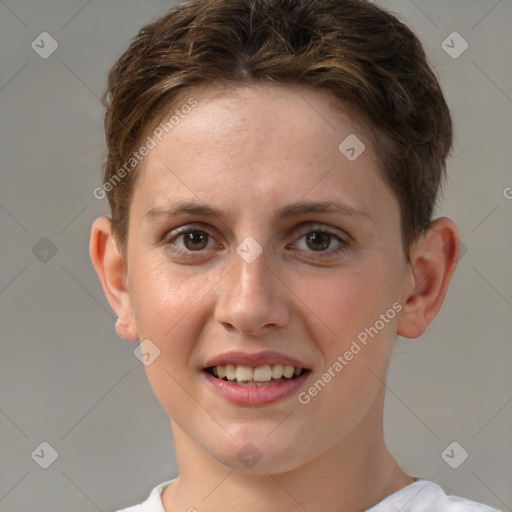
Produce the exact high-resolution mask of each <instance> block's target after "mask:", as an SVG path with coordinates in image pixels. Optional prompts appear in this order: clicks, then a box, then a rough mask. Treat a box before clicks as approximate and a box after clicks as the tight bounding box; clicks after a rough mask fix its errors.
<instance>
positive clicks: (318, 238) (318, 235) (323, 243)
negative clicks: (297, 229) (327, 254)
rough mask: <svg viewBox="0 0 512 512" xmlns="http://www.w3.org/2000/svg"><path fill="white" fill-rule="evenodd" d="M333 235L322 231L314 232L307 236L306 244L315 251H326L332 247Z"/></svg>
mask: <svg viewBox="0 0 512 512" xmlns="http://www.w3.org/2000/svg"><path fill="white" fill-rule="evenodd" d="M331 238H332V237H331V235H329V234H328V233H322V232H321V231H312V232H311V233H308V235H307V236H306V244H307V245H308V247H309V248H310V249H311V250H313V251H325V250H326V249H327V248H328V247H329V245H331Z"/></svg>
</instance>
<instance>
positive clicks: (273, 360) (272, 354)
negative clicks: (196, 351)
mask: <svg viewBox="0 0 512 512" xmlns="http://www.w3.org/2000/svg"><path fill="white" fill-rule="evenodd" d="M226 364H236V365H244V366H252V367H255V368H256V367H258V366H264V365H266V364H269V365H272V364H283V365H289V366H295V368H303V369H305V370H307V369H308V368H307V366H306V364H305V363H303V362H302V361H299V360H298V359H295V358H294V357H290V356H287V355H285V354H281V353H280V352H276V351H274V350H263V351H260V352H245V351H242V350H231V351H229V352H224V353H222V354H219V355H218V356H215V357H212V358H211V359H209V360H208V361H207V362H206V365H205V368H209V367H211V366H218V365H226Z"/></svg>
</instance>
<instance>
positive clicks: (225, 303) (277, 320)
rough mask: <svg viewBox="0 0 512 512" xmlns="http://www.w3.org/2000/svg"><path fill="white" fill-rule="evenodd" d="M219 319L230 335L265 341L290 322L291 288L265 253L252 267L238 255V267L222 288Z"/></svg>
mask: <svg viewBox="0 0 512 512" xmlns="http://www.w3.org/2000/svg"><path fill="white" fill-rule="evenodd" d="M218 290H219V296H218V300H217V306H216V311H215V319H216V321H217V322H219V323H220V324H222V325H223V326H224V327H225V328H226V330H228V331H230V332H238V333H241V334H245V335H251V336H254V337H261V336H263V335H265V334H266V333H268V332H269V331H270V330H272V329H276V328H279V327H283V326H285V325H286V324H287V322H288V319H289V305H288V297H287V296H288V294H287V287H286V286H285V285H284V284H283V282H282V278H280V277H278V274H277V272H276V271H275V270H272V269H271V268H270V267H269V262H268V259H267V257H266V253H265V251H263V252H262V253H261V254H260V255H259V256H258V257H257V258H256V259H255V260H254V261H252V262H251V263H249V262H247V261H244V260H243V259H242V258H241V257H239V256H238V254H235V255H234V267H233V268H232V269H231V270H230V271H229V272H228V274H227V275H226V276H225V278H224V279H223V280H222V281H221V282H220V283H219V285H218Z"/></svg>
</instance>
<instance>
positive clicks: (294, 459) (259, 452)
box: [208, 428, 305, 475]
mask: <svg viewBox="0 0 512 512" xmlns="http://www.w3.org/2000/svg"><path fill="white" fill-rule="evenodd" d="M268 433H269V429H268V428H266V429H262V432H261V433H256V432H255V431H254V429H251V434H247V435H241V433H240V431H239V432H238V435H237V436H233V437H232V438H229V440H226V441H225V442H224V443H216V444H215V446H213V447H211V449H209V450H208V451H209V453H210V454H211V455H212V456H213V457H214V458H215V459H216V460H217V461H218V462H219V463H221V464H222V465H224V466H226V467H227V468H228V469H230V470H232V471H238V472H240V473H250V474H254V475H258V474H260V475H267V474H268V473H272V474H275V473H285V472H288V471H292V470H293V469H296V468H297V467H299V466H301V465H302V464H304V463H305V461H304V455H305V454H304V448H305V447H304V446H303V444H304V443H303V442H302V443H301V442H298V441H296V440H294V438H293V437H292V436H290V435H289V433H287V432H285V431H283V434H282V435H280V436H279V435H275V436H273V435H272V434H271V435H270V436H269V434H268ZM272 436H273V438H271V437H272ZM303 439H304V437H303ZM220 447H222V450H220V449H219V448H220Z"/></svg>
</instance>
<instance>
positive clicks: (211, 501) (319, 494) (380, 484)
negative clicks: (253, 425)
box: [162, 411, 413, 512]
mask: <svg viewBox="0 0 512 512" xmlns="http://www.w3.org/2000/svg"><path fill="white" fill-rule="evenodd" d="M172 427H173V434H174V441H175V446H176V455H177V460H178V467H179V469H180V478H179V480H178V481H177V482H175V483H174V484H173V485H171V486H169V487H168V488H167V489H166V490H165V491H164V493H163V495H162V502H163V505H164V508H165V510H166V512H174V511H176V510H190V511H194V510H195V509H196V510H200V511H201V512H215V511H218V510H222V509H225V508H227V509H229V510H230V511H231V512H239V511H240V512H241V511H242V510H243V511H247V510H251V509H252V508H253V507H254V505H255V504H256V503H257V504H258V507H259V508H262V509H264V510H266V511H267V512H278V511H279V512H291V511H296V510H299V509H302V510H333V511H334V510H343V511H344V512H362V511H364V510H368V509H369V508H371V507H372V506H374V505H376V504H377V503H379V502H380V501H382V500H383V499H384V498H386V497H387V496H389V495H390V494H393V493H394V492H397V491H398V490H400V489H402V488H403V487H405V486H407V485H409V484H411V483H413V478H412V477H411V476H409V475H407V474H406V473H405V472H404V471H403V470H402V469H401V468H400V467H399V466H398V464H397V462H396V461H395V460H394V458H393V457H392V455H391V454H390V453H389V451H388V449H387V447H386V445H385V442H384V436H383V428H382V414H381V413H379V412H378V411H377V412H375V411H374V413H373V414H371V415H369V416H368V417H366V418H365V420H364V421H363V422H362V423H360V424H359V425H358V426H357V428H356V429H354V430H353V431H352V432H351V433H350V434H349V435H348V436H346V437H344V438H343V439H340V440H338V441H337V442H336V443H334V444H333V445H332V446H329V447H328V448H327V449H326V450H324V451H323V452H322V453H320V454H319V455H318V456H317V457H316V458H315V459H313V460H310V461H308V462H306V463H305V464H303V465H302V466H300V467H298V468H296V469H293V470H291V471H287V472H282V473H274V474H271V473H268V472H264V473H247V472H238V471H236V470H232V469H230V468H228V467H226V466H224V465H222V464H220V463H219V462H217V461H216V460H215V459H213V458H212V457H210V456H209V455H208V454H207V453H206V452H205V451H204V450H202V449H201V448H200V447H198V446H197V444H196V443H195V442H193V441H192V440H191V439H190V438H189V437H188V436H187V435H186V434H185V433H184V432H183V430H181V429H180V428H179V427H178V426H177V425H176V424H174V423H173V424H172ZM298 449H300V447H299V448H298Z"/></svg>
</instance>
